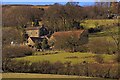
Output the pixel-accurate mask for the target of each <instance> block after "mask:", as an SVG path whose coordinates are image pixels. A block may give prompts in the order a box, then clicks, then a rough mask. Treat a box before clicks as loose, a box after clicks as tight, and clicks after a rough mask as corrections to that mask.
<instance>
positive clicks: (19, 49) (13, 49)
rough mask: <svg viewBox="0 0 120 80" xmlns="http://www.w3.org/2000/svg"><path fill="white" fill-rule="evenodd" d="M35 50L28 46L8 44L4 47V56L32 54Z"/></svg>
mask: <svg viewBox="0 0 120 80" xmlns="http://www.w3.org/2000/svg"><path fill="white" fill-rule="evenodd" d="M32 53H33V51H32V49H31V48H29V47H27V46H6V47H3V58H15V57H24V56H28V55H32Z"/></svg>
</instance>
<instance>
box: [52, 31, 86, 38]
mask: <svg viewBox="0 0 120 80" xmlns="http://www.w3.org/2000/svg"><path fill="white" fill-rule="evenodd" d="M84 31H85V30H75V31H61V32H55V33H53V34H52V36H53V37H61V36H66V37H67V36H70V35H71V36H72V35H73V36H76V37H78V38H79V37H80V35H81V34H82V33H83V32H84Z"/></svg>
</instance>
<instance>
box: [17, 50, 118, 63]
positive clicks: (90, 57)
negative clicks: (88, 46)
mask: <svg viewBox="0 0 120 80" xmlns="http://www.w3.org/2000/svg"><path fill="white" fill-rule="evenodd" d="M35 54H36V55H32V56H26V57H21V58H15V59H16V60H27V61H31V62H39V61H45V60H48V61H50V62H52V63H54V62H57V61H60V62H63V63H64V62H67V61H71V62H72V63H73V64H76V63H82V62H84V61H86V62H88V63H96V60H95V56H96V55H97V54H93V53H81V52H75V53H70V52H59V53H57V54H46V53H45V54H44V53H41V52H36V53H35ZM41 54H42V55H41ZM101 55H102V56H103V59H104V62H106V63H109V62H114V60H115V59H114V58H115V57H116V56H115V55H108V54H101Z"/></svg>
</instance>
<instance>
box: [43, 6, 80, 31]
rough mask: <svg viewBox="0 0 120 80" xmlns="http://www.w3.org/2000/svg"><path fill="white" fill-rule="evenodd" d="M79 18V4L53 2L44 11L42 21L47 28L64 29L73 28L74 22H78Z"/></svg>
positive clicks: (53, 29)
mask: <svg viewBox="0 0 120 80" xmlns="http://www.w3.org/2000/svg"><path fill="white" fill-rule="evenodd" d="M51 13H52V14H51ZM81 18H82V17H81V7H80V6H76V5H67V4H66V5H60V4H54V5H53V6H51V7H50V8H48V9H47V10H46V11H45V15H44V20H43V21H44V23H45V24H46V26H47V27H48V29H49V30H52V31H63V30H64V31H66V30H71V29H73V28H74V26H73V24H74V22H80V20H81Z"/></svg>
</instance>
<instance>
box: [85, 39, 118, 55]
mask: <svg viewBox="0 0 120 80" xmlns="http://www.w3.org/2000/svg"><path fill="white" fill-rule="evenodd" d="M87 45H88V48H89V50H90V51H91V52H92V53H96V54H114V53H115V51H116V46H115V43H114V42H113V41H110V40H108V39H105V38H102V37H99V38H98V37H97V38H93V39H92V40H90V41H89V43H88V44H87Z"/></svg>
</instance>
